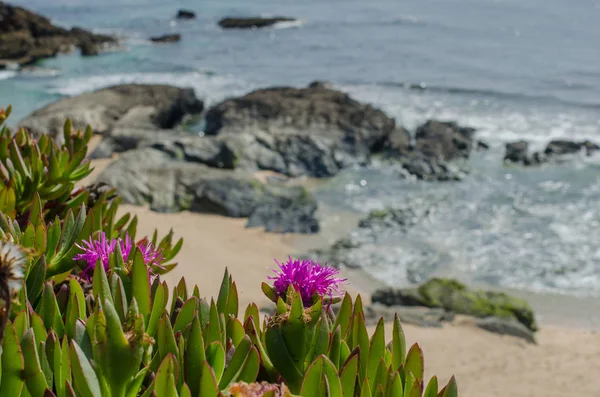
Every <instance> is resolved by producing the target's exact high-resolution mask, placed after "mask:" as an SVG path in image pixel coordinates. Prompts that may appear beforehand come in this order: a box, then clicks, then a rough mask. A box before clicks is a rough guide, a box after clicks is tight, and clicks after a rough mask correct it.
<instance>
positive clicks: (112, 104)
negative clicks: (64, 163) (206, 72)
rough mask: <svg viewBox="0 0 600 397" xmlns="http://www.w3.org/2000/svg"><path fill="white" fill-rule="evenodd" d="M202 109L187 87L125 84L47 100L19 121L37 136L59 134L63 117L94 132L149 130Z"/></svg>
mask: <svg viewBox="0 0 600 397" xmlns="http://www.w3.org/2000/svg"><path fill="white" fill-rule="evenodd" d="M203 109H204V103H203V102H202V101H201V100H199V99H198V98H196V95H195V94H194V90H192V89H190V88H177V87H171V86H167V85H137V84H126V85H119V86H114V87H109V88H104V89H101V90H99V91H96V92H91V93H86V94H82V95H78V96H75V97H72V98H67V99H63V100H60V101H58V102H54V103H51V104H50V105H47V106H45V107H43V108H42V109H39V110H36V111H35V112H33V113H31V114H30V115H29V116H27V117H26V118H25V119H24V120H22V121H21V123H20V125H21V126H22V127H25V128H27V129H29V130H30V131H31V132H32V133H34V134H36V135H38V136H39V135H41V134H44V133H49V134H53V135H56V136H57V139H60V138H61V137H62V134H60V131H62V127H63V124H64V122H65V120H66V119H67V118H69V119H71V121H72V122H73V127H74V128H76V129H83V128H85V127H86V126H87V125H91V126H92V127H93V128H94V131H95V132H97V133H108V132H109V131H111V130H112V129H113V128H137V129H144V130H147V131H152V130H157V129H171V128H174V127H176V126H178V125H179V124H180V123H181V122H182V121H183V120H184V119H185V118H186V117H188V116H190V115H196V114H199V113H201V112H202V110H203Z"/></svg>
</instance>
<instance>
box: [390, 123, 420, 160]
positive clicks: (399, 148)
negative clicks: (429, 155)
mask: <svg viewBox="0 0 600 397" xmlns="http://www.w3.org/2000/svg"><path fill="white" fill-rule="evenodd" d="M383 150H384V152H385V154H386V155H387V156H388V157H401V156H407V155H409V156H410V155H411V153H410V152H411V151H412V150H413V148H412V137H411V136H410V132H408V130H407V129H406V128H403V127H397V128H395V129H394V130H393V131H392V132H391V133H390V135H389V136H388V139H387V140H386V141H385V143H384V144H383Z"/></svg>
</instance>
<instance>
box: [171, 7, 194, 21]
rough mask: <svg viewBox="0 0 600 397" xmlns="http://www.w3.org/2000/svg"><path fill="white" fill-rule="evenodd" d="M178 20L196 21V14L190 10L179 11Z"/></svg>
mask: <svg viewBox="0 0 600 397" xmlns="http://www.w3.org/2000/svg"><path fill="white" fill-rule="evenodd" d="M175 18H177V19H195V18H196V13H195V12H194V11H190V10H183V9H182V10H179V11H177V15H176V17H175Z"/></svg>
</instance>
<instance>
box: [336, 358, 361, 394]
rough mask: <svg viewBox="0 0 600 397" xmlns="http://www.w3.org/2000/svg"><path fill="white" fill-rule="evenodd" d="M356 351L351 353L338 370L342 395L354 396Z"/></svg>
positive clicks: (356, 368)
mask: <svg viewBox="0 0 600 397" xmlns="http://www.w3.org/2000/svg"><path fill="white" fill-rule="evenodd" d="M358 359H359V355H358V351H356V354H354V355H352V357H350V359H349V360H348V361H346V362H345V364H344V366H343V367H342V368H341V370H340V381H341V384H342V394H343V396H344V397H354V390H355V389H356V375H357V373H358Z"/></svg>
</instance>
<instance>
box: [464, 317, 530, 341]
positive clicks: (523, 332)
mask: <svg viewBox="0 0 600 397" xmlns="http://www.w3.org/2000/svg"><path fill="white" fill-rule="evenodd" d="M475 325H477V326H478V327H479V328H481V329H484V330H486V331H489V332H493V333H496V334H500V335H509V336H514V337H516V338H521V339H524V340H526V341H527V342H529V343H533V344H535V343H536V341H535V335H534V333H533V332H532V331H531V330H530V329H529V328H527V327H526V326H524V325H523V324H521V323H519V322H517V321H515V320H507V319H504V318H498V317H485V318H477V319H475Z"/></svg>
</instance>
